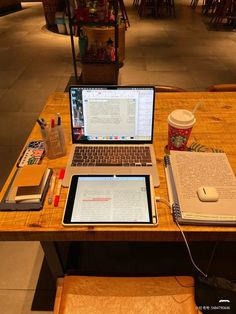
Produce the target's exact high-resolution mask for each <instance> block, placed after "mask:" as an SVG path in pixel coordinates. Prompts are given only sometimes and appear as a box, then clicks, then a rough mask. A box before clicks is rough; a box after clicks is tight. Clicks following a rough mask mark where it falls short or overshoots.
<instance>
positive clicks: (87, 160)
mask: <svg viewBox="0 0 236 314" xmlns="http://www.w3.org/2000/svg"><path fill="white" fill-rule="evenodd" d="M71 166H75V167H76V166H77V167H78V166H83V167H86V166H89V167H91V166H124V167H129V166H137V167H142V166H144V167H146V166H152V161H151V155H150V149H149V147H147V146H146V147H142V146H120V147H119V146H110V145H109V146H97V147H96V146H92V147H81V146H77V147H75V152H74V156H73V160H72V163H71Z"/></svg>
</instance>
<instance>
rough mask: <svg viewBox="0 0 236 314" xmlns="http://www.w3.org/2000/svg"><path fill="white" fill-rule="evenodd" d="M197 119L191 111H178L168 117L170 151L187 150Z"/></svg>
mask: <svg viewBox="0 0 236 314" xmlns="http://www.w3.org/2000/svg"><path fill="white" fill-rule="evenodd" d="M195 122H196V119H195V117H194V115H193V113H192V112H191V111H188V110H185V109H177V110H174V111H172V112H171V113H170V114H169V116H168V125H169V128H168V149H169V150H171V149H172V150H185V148H186V145H187V142H188V138H189V135H190V133H191V131H192V127H193V125H194V123H195Z"/></svg>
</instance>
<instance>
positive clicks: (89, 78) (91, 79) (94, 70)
mask: <svg viewBox="0 0 236 314" xmlns="http://www.w3.org/2000/svg"><path fill="white" fill-rule="evenodd" d="M81 66H82V73H81V79H82V83H83V84H97V85H99V84H100V85H102V84H108V85H115V84H117V81H118V73H119V69H118V68H117V65H116V64H114V63H82V64H81Z"/></svg>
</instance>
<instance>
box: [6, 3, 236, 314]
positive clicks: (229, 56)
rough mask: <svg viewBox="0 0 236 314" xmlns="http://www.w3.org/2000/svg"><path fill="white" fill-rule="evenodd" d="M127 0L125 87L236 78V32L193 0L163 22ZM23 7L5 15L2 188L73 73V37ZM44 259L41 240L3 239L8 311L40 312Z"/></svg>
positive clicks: (194, 85)
mask: <svg viewBox="0 0 236 314" xmlns="http://www.w3.org/2000/svg"><path fill="white" fill-rule="evenodd" d="M125 3H126V5H127V10H128V14H129V19H130V23H131V27H130V28H129V29H128V31H127V32H126V50H125V53H126V58H125V65H124V66H123V67H122V68H121V69H120V76H119V83H120V84H136V83H137V84H142V83H143V84H167V85H176V86H179V87H182V88H185V89H187V90H189V91H191V90H193V91H198V90H204V89H206V87H207V86H208V85H211V84H216V83H235V82H236V57H235V56H236V32H232V31H227V32H225V31H212V30H209V28H208V26H207V24H206V23H205V22H206V21H207V19H205V18H204V19H203V18H202V17H201V15H200V7H198V8H197V9H196V10H192V9H191V8H190V7H189V3H190V1H188V0H176V15H177V17H176V19H175V18H161V19H156V20H155V19H153V18H151V17H149V16H145V17H144V18H143V19H142V20H140V18H139V17H138V16H137V12H136V10H135V9H134V8H132V5H131V4H132V0H126V2H125ZM22 7H23V10H21V11H20V12H16V13H12V14H9V15H5V16H1V17H0V42H1V45H0V188H1V187H2V184H3V182H4V181H5V179H6V177H7V175H8V173H9V171H10V169H11V167H12V165H13V163H14V162H15V160H16V158H17V156H18V154H19V152H20V150H21V147H22V145H23V144H24V142H25V140H26V138H27V136H28V134H29V132H30V130H31V128H32V126H33V124H34V122H35V120H36V118H37V117H38V115H39V113H40V111H41V109H42V107H43V105H44V103H45V101H46V99H47V97H48V95H49V94H50V93H52V92H54V91H64V89H65V87H66V85H67V82H68V80H69V78H70V76H71V75H73V67H72V60H71V49H70V39H69V37H68V36H64V35H60V34H54V33H51V32H49V31H47V30H46V28H45V27H44V25H45V19H44V14H43V7H42V3H41V2H27V3H26V2H23V3H22ZM42 260H43V252H42V249H41V247H40V245H39V243H38V242H0V308H1V313H4V314H28V313H32V311H31V303H32V299H33V295H34V290H35V288H36V285H37V279H38V275H39V271H40V267H41V265H42ZM34 313H35V314H36V313H37V314H38V313H39V314H40V313H45V312H37V311H35V312H34ZM47 313H51V312H47Z"/></svg>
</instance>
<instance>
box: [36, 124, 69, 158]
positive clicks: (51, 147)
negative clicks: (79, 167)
mask: <svg viewBox="0 0 236 314" xmlns="http://www.w3.org/2000/svg"><path fill="white" fill-rule="evenodd" d="M41 134H42V138H43V141H44V145H45V149H46V156H47V157H48V158H49V159H55V158H58V157H62V156H65V154H66V143H65V135H64V130H63V128H62V126H61V125H57V126H55V127H54V128H45V129H41Z"/></svg>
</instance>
